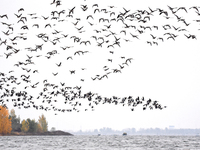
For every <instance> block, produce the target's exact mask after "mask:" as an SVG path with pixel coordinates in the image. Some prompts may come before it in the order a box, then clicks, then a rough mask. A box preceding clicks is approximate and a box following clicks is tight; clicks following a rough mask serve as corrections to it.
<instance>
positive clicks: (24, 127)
mask: <svg viewBox="0 0 200 150" xmlns="http://www.w3.org/2000/svg"><path fill="white" fill-rule="evenodd" d="M28 129H29V122H28V121H26V120H23V121H22V127H21V131H22V132H27V131H28Z"/></svg>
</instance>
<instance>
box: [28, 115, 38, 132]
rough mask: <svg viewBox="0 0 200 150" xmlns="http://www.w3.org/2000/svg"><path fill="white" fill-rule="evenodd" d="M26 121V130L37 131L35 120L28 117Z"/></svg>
mask: <svg viewBox="0 0 200 150" xmlns="http://www.w3.org/2000/svg"><path fill="white" fill-rule="evenodd" d="M27 121H28V122H29V129H28V132H31V133H35V132H36V131H37V122H35V119H33V120H31V119H30V118H28V119H27Z"/></svg>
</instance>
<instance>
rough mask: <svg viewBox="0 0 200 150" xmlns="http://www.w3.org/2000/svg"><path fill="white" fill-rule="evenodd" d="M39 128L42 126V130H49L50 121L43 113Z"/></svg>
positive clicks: (39, 120)
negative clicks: (48, 121)
mask: <svg viewBox="0 0 200 150" xmlns="http://www.w3.org/2000/svg"><path fill="white" fill-rule="evenodd" d="M38 128H41V129H42V132H47V131H48V123H47V121H46V117H45V116H44V115H43V114H42V115H41V116H39V119H38Z"/></svg>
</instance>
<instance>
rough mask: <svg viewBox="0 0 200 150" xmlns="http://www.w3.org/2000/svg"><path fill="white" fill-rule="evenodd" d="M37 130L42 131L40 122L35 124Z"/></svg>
mask: <svg viewBox="0 0 200 150" xmlns="http://www.w3.org/2000/svg"><path fill="white" fill-rule="evenodd" d="M37 132H39V133H42V127H41V125H40V124H38V125H37Z"/></svg>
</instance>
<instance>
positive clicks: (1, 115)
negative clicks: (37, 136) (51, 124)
mask: <svg viewBox="0 0 200 150" xmlns="http://www.w3.org/2000/svg"><path fill="white" fill-rule="evenodd" d="M47 131H48V123H47V121H46V118H45V116H44V115H43V114H42V115H41V116H39V119H38V121H35V119H32V120H31V119H30V118H28V119H26V120H25V119H24V120H22V121H20V117H19V116H18V117H17V116H16V114H15V110H14V109H12V110H11V111H10V114H9V111H8V109H7V107H6V106H0V135H6V134H9V133H11V132H24V133H43V132H47Z"/></svg>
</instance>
